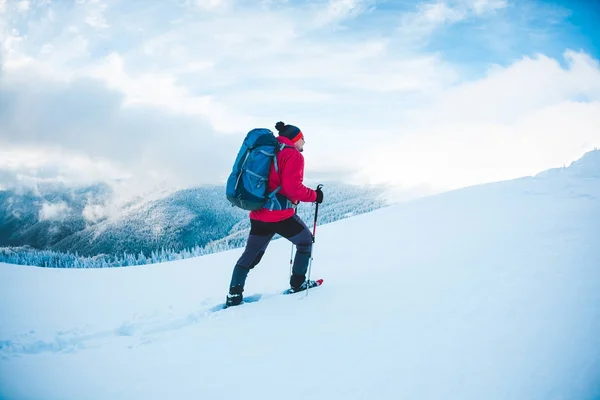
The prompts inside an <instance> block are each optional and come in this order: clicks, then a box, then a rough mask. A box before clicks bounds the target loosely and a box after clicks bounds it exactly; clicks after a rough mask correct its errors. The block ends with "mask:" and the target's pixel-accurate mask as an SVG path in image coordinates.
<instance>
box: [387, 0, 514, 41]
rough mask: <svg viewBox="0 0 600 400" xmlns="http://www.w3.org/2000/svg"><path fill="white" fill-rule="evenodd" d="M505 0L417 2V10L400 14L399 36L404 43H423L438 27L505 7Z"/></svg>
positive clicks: (437, 0)
mask: <svg viewBox="0 0 600 400" xmlns="http://www.w3.org/2000/svg"><path fill="white" fill-rule="evenodd" d="M506 6H507V3H506V1H505V0H460V1H457V2H452V3H450V2H448V1H447V0H436V1H434V2H424V3H418V4H417V6H416V7H417V10H416V11H414V12H410V13H406V14H403V15H402V18H401V21H400V27H399V37H400V38H401V40H403V41H404V42H406V43H409V42H414V43H416V44H424V43H426V42H427V41H428V40H429V37H430V35H431V34H432V33H434V32H435V31H436V30H437V29H438V28H440V27H442V26H445V25H452V24H455V23H457V22H459V21H463V20H465V19H467V18H469V17H473V16H482V15H484V14H486V13H491V12H494V11H496V10H498V9H502V8H505V7H506Z"/></svg>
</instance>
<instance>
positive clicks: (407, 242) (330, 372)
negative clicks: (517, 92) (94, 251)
mask: <svg viewBox="0 0 600 400" xmlns="http://www.w3.org/2000/svg"><path fill="white" fill-rule="evenodd" d="M596 158H597V156H596ZM588 169H589V168H588ZM575 172H577V170H576V168H574V167H571V168H569V169H562V170H557V171H550V172H549V173H546V174H542V175H540V176H539V177H536V178H524V179H520V180H515V181H509V182H501V183H495V184H488V185H482V186H477V187H471V188H466V189H462V190H458V191H454V192H449V193H445V194H442V195H438V196H433V197H428V198H425V199H421V200H417V201H414V202H411V203H406V204H401V205H397V206H393V207H389V208H386V209H381V210H378V211H375V212H372V213H369V214H364V215H360V216H356V217H352V218H350V219H346V220H341V221H337V222H335V223H331V224H328V225H324V226H320V227H318V228H317V237H316V245H315V251H314V261H313V272H312V277H313V278H316V277H322V278H324V279H325V283H324V285H323V286H322V287H319V288H316V289H312V290H311V291H310V293H309V294H308V296H306V295H305V294H302V293H301V294H296V295H293V296H281V295H276V293H277V292H279V291H281V290H283V289H285V288H286V286H287V280H288V273H289V258H290V249H291V247H290V245H289V243H288V242H287V241H285V240H276V241H273V242H272V243H271V245H270V247H269V249H268V251H267V253H266V255H265V257H264V258H263V261H262V262H261V264H259V266H258V267H256V269H255V270H254V271H252V272H251V274H250V277H249V278H248V282H247V287H246V293H245V294H246V295H250V294H252V293H262V294H263V298H262V299H261V300H260V301H258V302H254V303H248V304H244V305H242V306H240V307H236V308H231V309H227V310H222V311H218V312H214V311H213V310H212V309H213V308H214V306H216V305H218V304H219V303H222V302H223V301H224V298H225V294H226V291H227V285H228V282H229V278H230V274H231V270H232V267H233V265H234V263H235V261H236V259H237V257H238V256H239V255H240V253H241V251H242V249H237V250H232V251H228V252H223V253H218V254H211V255H207V256H203V257H199V258H196V259H188V260H184V261H178V262H171V263H164V264H156V265H150V266H144V267H128V268H115V269H97V270H93V269H92V270H72V269H64V270H55V269H52V270H51V269H42V268H36V267H26V266H14V265H6V264H3V265H0V397H1V398H3V399H5V398H6V399H36V400H37V399H77V400H83V399H110V400H116V399H240V398H243V399H261V400H263V399H344V400H347V399H444V400H447V399H461V400H466V399H477V400H482V399H486V400H490V399H524V400H525V399H527V400H534V399H540V400H542V399H543V400H552V399H557V400H558V399H578V400H583V399H590V400H591V399H598V398H600V174H598V170H597V169H594V168H592V169H591V170H590V171H588V172H586V173H575ZM303 207H310V205H303Z"/></svg>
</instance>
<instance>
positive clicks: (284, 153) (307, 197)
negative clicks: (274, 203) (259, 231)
mask: <svg viewBox="0 0 600 400" xmlns="http://www.w3.org/2000/svg"><path fill="white" fill-rule="evenodd" d="M277 140H278V141H279V143H285V144H287V145H289V146H294V144H293V143H292V141H291V140H290V139H288V138H286V137H283V136H278V137H277ZM277 164H278V166H279V174H277V173H276V172H275V166H271V171H270V172H269V182H268V186H267V188H268V190H269V192H270V191H272V190H275V188H277V186H279V184H280V182H281V189H280V190H279V194H281V195H283V196H285V197H287V198H288V199H290V200H291V201H292V203H294V204H298V202H300V201H304V202H307V203H311V202H313V201H316V200H317V192H315V191H314V190H312V189H310V188H308V187H306V186H304V184H303V183H302V181H303V180H304V156H303V155H302V153H300V152H299V151H298V149H296V148H289V147H285V148H284V149H283V150H281V151H280V152H279V153H277ZM280 177H281V178H280ZM293 215H294V209H293V208H291V207H290V208H287V209H284V210H273V211H271V210H269V209H267V208H261V209H260V210H254V211H250V218H251V219H256V220H259V221H264V222H278V221H282V220H284V219H286V218H289V217H291V216H293Z"/></svg>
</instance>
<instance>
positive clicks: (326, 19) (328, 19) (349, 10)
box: [315, 0, 373, 26]
mask: <svg viewBox="0 0 600 400" xmlns="http://www.w3.org/2000/svg"><path fill="white" fill-rule="evenodd" d="M372 3H373V1H370V0H329V1H328V3H327V5H326V7H325V10H323V11H320V12H318V13H317V16H316V18H315V23H316V25H317V26H321V25H327V24H332V23H336V22H341V21H343V20H345V19H347V18H353V17H356V16H358V15H360V14H361V13H363V12H364V11H365V10H367V9H368V7H369V6H371V5H372Z"/></svg>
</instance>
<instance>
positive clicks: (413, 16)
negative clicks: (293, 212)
mask: <svg viewBox="0 0 600 400" xmlns="http://www.w3.org/2000/svg"><path fill="white" fill-rule="evenodd" d="M0 4H1V6H0V7H3V8H4V9H5V11H6V12H5V13H4V14H2V13H0V25H2V26H5V27H6V29H0V49H1V50H0V62H1V63H2V68H1V69H0V74H1V75H0V80H1V81H0V84H1V85H2V90H1V91H0V156H2V157H3V158H2V159H0V184H2V185H3V186H4V187H6V186H8V185H9V184H21V185H23V184H27V185H35V184H36V182H63V183H65V184H66V183H73V184H84V183H89V182H98V181H107V182H112V183H111V185H115V188H118V189H119V190H125V193H127V196H130V195H131V196H133V193H135V192H137V193H142V192H144V193H145V192H147V191H149V190H151V189H152V188H156V187H160V186H163V185H166V184H168V185H170V186H174V187H185V186H190V185H198V184H203V183H222V182H224V180H225V178H226V176H227V175H228V173H229V172H230V168H231V162H232V161H233V158H234V157H235V154H236V152H237V149H238V147H239V145H240V143H241V140H242V138H243V136H244V134H245V133H246V132H247V131H249V130H250V129H252V128H254V127H259V126H260V127H270V128H271V129H273V125H274V124H275V122H276V121H279V120H284V121H286V122H289V123H293V124H295V125H299V126H300V127H301V128H302V129H303V131H304V132H305V134H306V138H307V151H306V152H305V153H304V154H305V158H306V166H307V172H306V174H305V176H307V177H310V175H311V174H314V175H315V176H327V177H331V176H332V174H334V175H336V176H340V177H341V178H343V179H347V180H353V179H358V178H357V177H358V176H360V179H361V180H364V181H373V180H376V181H389V182H394V183H398V184H402V185H403V186H407V185H409V186H411V185H412V186H415V187H423V186H426V187H451V186H456V185H463V184H468V183H473V182H482V181H485V180H490V179H498V178H502V177H512V176H514V175H517V174H520V173H529V172H530V171H534V170H536V169H539V168H541V167H544V166H548V167H551V166H555V165H552V163H553V162H562V160H564V159H567V158H575V157H577V155H578V154H579V153H578V152H579V149H582V148H585V147H586V146H587V145H588V144H593V143H595V141H594V140H593V138H591V137H590V135H591V133H590V132H592V130H591V126H592V125H593V124H594V123H596V122H597V121H596V118H595V116H594V111H595V107H596V103H597V101H598V100H597V99H598V98H597V91H598V83H597V82H598V81H597V74H598V65H597V60H596V59H595V58H594V57H592V55H590V54H587V53H586V52H585V51H579V50H578V51H571V50H569V51H567V52H565V54H564V57H562V58H557V57H555V56H552V55H550V54H547V52H545V51H543V50H544V49H542V48H538V47H536V46H533V47H531V48H524V49H520V48H519V51H520V52H521V53H519V54H520V56H519V57H518V58H512V59H509V58H506V57H504V58H502V59H501V60H500V61H499V62H497V63H496V64H494V65H492V66H490V65H489V61H488V59H487V58H484V60H483V61H482V59H481V58H476V55H474V54H473V53H472V52H471V51H470V48H469V47H468V46H467V45H466V44H465V45H461V41H460V40H457V39H461V38H464V39H471V38H472V37H473V36H477V37H481V38H484V37H485V38H487V37H488V36H489V35H490V33H486V32H487V31H486V30H485V29H481V28H482V27H483V25H481V24H480V22H481V21H486V22H487V21H495V22H497V23H499V24H502V26H505V28H506V29H508V30H512V28H513V27H515V28H518V29H517V31H519V32H520V31H524V30H527V29H529V28H530V25H528V24H527V21H528V20H527V18H523V19H519V18H512V17H513V16H515V14H514V13H517V12H519V11H520V10H521V9H520V8H519V7H522V6H521V5H519V4H520V3H519V4H511V5H510V7H509V5H508V4H507V2H505V1H501V0H487V1H486V0H454V1H441V0H440V1H427V2H420V3H415V4H414V5H410V6H407V5H406V4H405V3H400V2H398V3H396V2H389V3H386V4H381V3H377V2H373V1H359V0H337V1H335V0H314V1H310V2H290V1H275V0H273V1H262V2H260V3H259V4H255V3H253V4H250V3H247V2H240V1H233V0H226V1H215V0H202V1H196V0H185V1H180V2H176V3H166V2H160V1H149V2H148V3H147V4H146V3H145V4H146V6H145V7H143V8H140V7H138V6H137V5H136V4H134V3H131V2H126V1H118V0H115V1H111V2H99V1H77V2H60V3H57V2H31V3H30V6H29V10H28V11H27V12H20V11H19V10H18V4H17V3H15V2H1V3H0ZM509 17H510V18H509ZM514 21H517V22H514ZM513 23H514V24H517V25H511V24H513ZM553 23H556V21H553ZM470 26H476V28H474V29H472V30H469V29H466V28H468V27H470ZM459 27H460V29H458V28H459ZM485 27H487V25H485ZM455 28H456V30H454V29H455ZM509 28H510V29H509ZM442 29H443V33H444V34H446V33H450V32H451V33H453V34H456V35H457V36H456V37H454V40H455V41H453V42H443V37H444V36H445V35H437V36H436V33H441V32H442V31H441V30H442ZM461 29H464V30H465V31H464V32H463V31H461ZM461 32H462V33H461ZM492 32H493V34H495V32H497V31H495V30H492ZM460 34H463V35H466V36H463V37H461V36H460ZM434 37H436V38H437V40H438V41H439V40H442V43H441V44H440V43H438V42H436V44H437V45H439V46H438V47H436V49H435V50H433V49H432V48H428V47H427V46H425V45H426V44H428V43H429V42H430V41H431V40H432V38H434ZM561 39H563V38H561ZM468 43H472V42H468ZM528 43H529V42H528ZM536 43H539V42H536ZM568 44H569V43H568V40H567V39H564V41H563V42H560V43H558V42H557V41H556V40H555V38H553V41H552V43H551V45H552V47H553V48H555V47H556V46H560V47H561V48H565V49H567V48H569V46H568ZM444 45H445V46H444ZM446 49H453V50H455V51H459V52H464V57H465V59H466V60H467V61H466V62H464V63H461V62H457V61H456V60H454V59H452V60H451V59H450V58H449V57H448V56H447V53H446ZM489 51H490V52H493V50H489ZM461 54H463V53H461ZM498 54H500V53H498ZM502 54H504V53H502ZM486 56H488V54H486ZM473 59H475V61H476V62H474V63H471V60H473ZM553 113H556V115H554V114H553ZM560 115H564V116H565V117H564V118H559V116H560ZM566 115H574V116H577V119H576V120H575V119H573V118H571V121H576V122H577V125H574V126H576V127H577V132H572V131H569V132H568V133H566V132H565V131H566V130H568V129H567V128H565V123H566V122H565V121H568V120H569V118H568V117H566ZM544 121H552V126H550V125H548V124H547V123H546V122H544ZM559 126H561V127H563V128H562V129H563V131H562V132H560V131H559V130H558V128H557V127H559ZM530 130H543V131H544V132H551V135H552V138H553V139H552V140H550V141H548V140H546V138H544V137H542V135H534V134H532V133H531V131H530ZM566 138H568V140H570V141H571V142H570V144H568V143H567V144H565V143H566V141H567V139H566ZM523 143H526V145H524V144H523ZM547 143H550V144H547ZM534 149H535V150H536V151H538V153H536V154H534ZM515 153H518V157H513V154H515ZM473 154H477V156H474V155H473ZM506 154H511V156H510V157H506V156H505V155H506ZM527 157H529V160H530V161H531V162H526V161H527ZM507 158H510V162H509V161H508V160H507ZM390 160H392V161H393V162H391V161H390ZM515 160H516V162H515ZM532 160H533V161H532ZM477 163H480V164H477ZM478 165H479V167H478ZM359 172H362V174H359ZM124 182H127V184H125V183H124ZM103 212H104V211H102V210H101V209H98V208H94V207H92V208H90V209H88V210H87V212H86V214H87V215H88V217H89V218H90V219H95V218H100V216H101V215H103V214H102V213H103Z"/></svg>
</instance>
